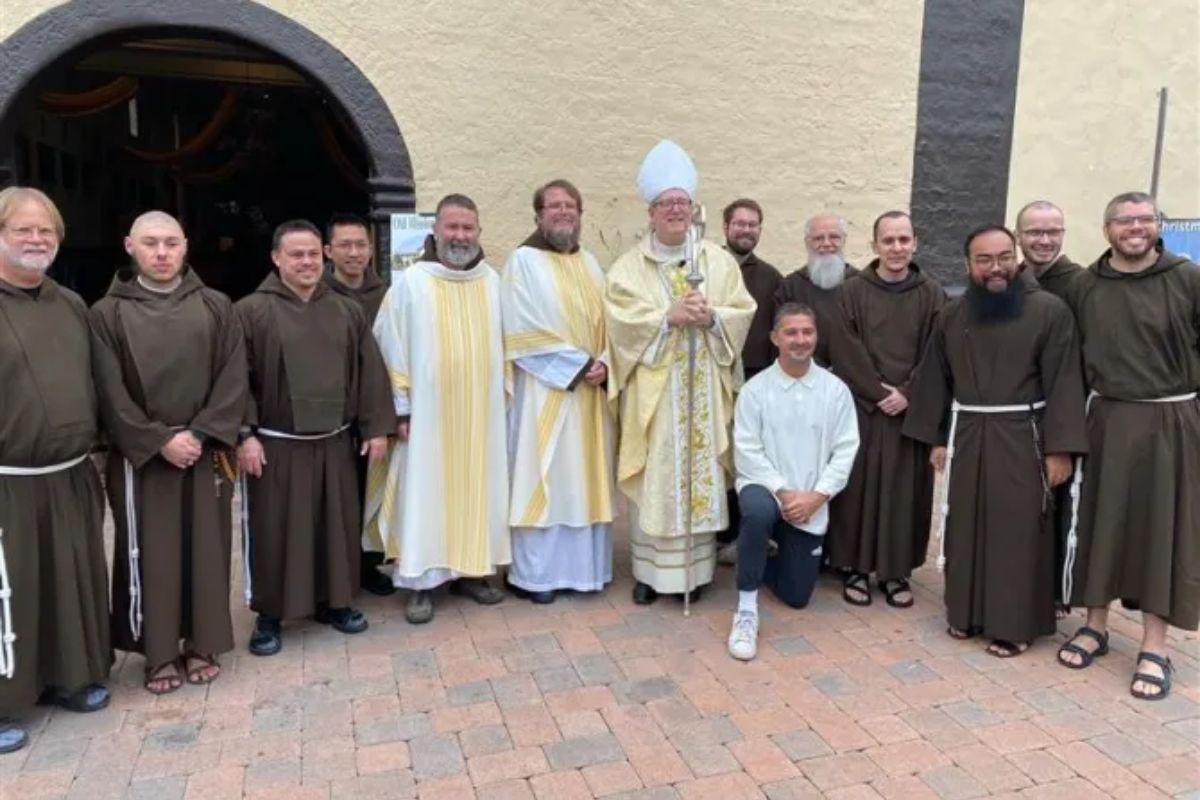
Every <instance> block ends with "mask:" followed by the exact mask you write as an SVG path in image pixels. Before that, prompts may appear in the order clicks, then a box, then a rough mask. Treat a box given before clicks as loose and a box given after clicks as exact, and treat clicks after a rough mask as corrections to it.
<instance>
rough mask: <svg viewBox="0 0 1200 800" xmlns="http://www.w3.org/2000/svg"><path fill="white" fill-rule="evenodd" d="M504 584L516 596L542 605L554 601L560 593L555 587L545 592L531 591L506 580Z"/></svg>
mask: <svg viewBox="0 0 1200 800" xmlns="http://www.w3.org/2000/svg"><path fill="white" fill-rule="evenodd" d="M504 585H505V586H506V587H508V591H509V592H511V593H512V594H514V595H515V596H517V597H519V598H521V599H522V600H529V601H530V602H533V603H537V604H538V605H540V606H548V605H550V604H551V603H553V602H554V598H555V597H556V596H557V594H558V593H557V592H555V591H554V590H553V589H549V590H547V591H544V592H531V591H529V590H528V589H522V588H521V587H520V586H517V585H516V584H513V583H508V582H505V584H504Z"/></svg>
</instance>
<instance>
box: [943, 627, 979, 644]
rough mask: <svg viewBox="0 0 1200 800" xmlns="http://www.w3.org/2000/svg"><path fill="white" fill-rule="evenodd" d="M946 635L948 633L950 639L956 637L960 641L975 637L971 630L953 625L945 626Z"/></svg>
mask: <svg viewBox="0 0 1200 800" xmlns="http://www.w3.org/2000/svg"><path fill="white" fill-rule="evenodd" d="M946 635H948V636H949V637H950V638H951V639H958V640H959V641H960V642H962V641H965V640H967V639H973V638H974V637H975V634H974V633H971V631H964V630H960V629H958V628H956V627H954V626H953V625H947V626H946Z"/></svg>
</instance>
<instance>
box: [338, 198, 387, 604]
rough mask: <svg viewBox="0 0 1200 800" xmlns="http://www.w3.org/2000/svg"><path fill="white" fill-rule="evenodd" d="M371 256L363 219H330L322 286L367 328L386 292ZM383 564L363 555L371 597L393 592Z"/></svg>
mask: <svg viewBox="0 0 1200 800" xmlns="http://www.w3.org/2000/svg"><path fill="white" fill-rule="evenodd" d="M373 255H374V247H373V246H372V244H371V228H370V226H368V225H367V221H366V220H365V219H363V218H362V217H359V216H356V215H354V214H344V213H338V214H334V215H333V216H332V217H330V218H329V222H328V223H326V225H325V257H326V258H327V259H329V266H330V269H329V271H328V272H326V273H325V285H326V286H328V287H329V288H330V289H333V290H334V291H335V292H337V293H338V294H340V295H343V296H344V297H348V298H350V299H351V300H353V301H354V302H355V303H357V304H358V305H359V306H361V307H362V310H363V313H364V314H366V316H367V324H368V325H374V324H375V317H376V316H378V315H379V306H380V305H382V304H383V297H384V295H386V294H387V290H388V287H387V284H386V283H384V282H383V279H382V278H380V277H379V272H378V271H377V270H376V269H375V262H374V259H373V258H372V256H373ZM357 464H358V485H359V493H360V494H361V495H362V496H363V497H364V499H365V497H366V491H367V464H368V459H367V457H366V456H359V457H358V461H357ZM383 562H384V557H383V553H381V552H377V551H374V550H370V549H364V550H363V551H362V588H364V589H366V590H367V591H368V592H370V593H371V594H376V595H389V594H392V593H393V592H395V591H396V587H394V586H392V579H391V578H389V577H388V576H386V575H384V574H383V573H382V572H380V570H379V568H380V566H381V565H382V564H383Z"/></svg>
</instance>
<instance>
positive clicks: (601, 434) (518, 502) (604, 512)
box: [503, 246, 614, 528]
mask: <svg viewBox="0 0 1200 800" xmlns="http://www.w3.org/2000/svg"><path fill="white" fill-rule="evenodd" d="M503 287H504V344H505V355H506V357H507V358H508V360H509V361H510V362H512V363H513V364H514V365H515V368H514V370H513V376H514V391H513V413H512V419H511V423H510V425H511V427H510V430H511V432H512V435H511V436H510V442H509V449H510V451H511V453H512V459H513V461H512V495H511V499H512V502H511V507H510V508H509V522H510V523H511V524H512V525H513V526H517V527H523V528H546V527H551V526H556V525H565V526H570V527H584V526H588V525H592V524H595V523H607V522H612V518H613V482H614V479H613V463H612V417H611V413H610V411H609V407H608V401H607V399H606V397H605V390H604V388H603V387H601V386H593V385H592V384H589V383H587V382H586V381H584V380H582V378H581V376H582V373H583V371H584V370H586V369H587V367H588V365H589V364H590V363H592V362H594V361H600V362H603V363H605V364H607V362H608V352H607V348H606V341H605V334H604V306H603V302H602V292H603V287H604V274H603V272H602V271H601V270H600V265H599V264H598V263H597V262H596V259H595V258H594V257H593V256H592V255H591V253H587V252H586V251H583V250H580V251H578V252H575V253H556V252H552V251H547V250H540V249H537V248H534V247H528V246H524V247H520V248H518V249H517V250H516V251H515V252H514V253H513V254H512V257H511V258H509V260H508V263H507V264H506V265H505V268H504V276H503Z"/></svg>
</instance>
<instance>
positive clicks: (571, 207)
mask: <svg viewBox="0 0 1200 800" xmlns="http://www.w3.org/2000/svg"><path fill="white" fill-rule="evenodd" d="M542 210H543V211H578V210H579V206H578V205H576V204H575V203H546V205H544V206H542Z"/></svg>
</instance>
